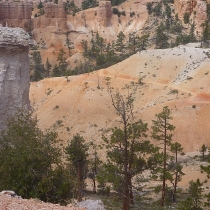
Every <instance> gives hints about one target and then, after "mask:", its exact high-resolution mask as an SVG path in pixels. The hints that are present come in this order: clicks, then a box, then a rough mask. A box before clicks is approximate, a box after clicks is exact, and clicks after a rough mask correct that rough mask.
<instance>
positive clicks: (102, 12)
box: [97, 1, 112, 27]
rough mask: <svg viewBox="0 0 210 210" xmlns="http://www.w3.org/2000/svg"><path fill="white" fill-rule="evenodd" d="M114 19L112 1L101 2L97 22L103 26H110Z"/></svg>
mask: <svg viewBox="0 0 210 210" xmlns="http://www.w3.org/2000/svg"><path fill="white" fill-rule="evenodd" d="M111 17H112V5H111V1H100V2H99V7H98V11H97V20H98V22H99V23H100V24H101V25H102V26H105V27H106V26H108V24H109V22H110V19H111Z"/></svg>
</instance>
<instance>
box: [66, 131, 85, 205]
mask: <svg viewBox="0 0 210 210" xmlns="http://www.w3.org/2000/svg"><path fill="white" fill-rule="evenodd" d="M87 151H88V145H87V144H86V143H85V140H84V138H83V137H82V136H80V135H79V134H76V135H74V137H73V139H72V140H71V141H70V142H69V145H68V146H67V147H66V148H65V152H66V155H67V160H68V161H69V162H71V163H72V165H73V167H74V169H75V171H76V175H77V198H78V201H82V196H83V189H84V177H85V168H86V167H87V156H88V153H87Z"/></svg>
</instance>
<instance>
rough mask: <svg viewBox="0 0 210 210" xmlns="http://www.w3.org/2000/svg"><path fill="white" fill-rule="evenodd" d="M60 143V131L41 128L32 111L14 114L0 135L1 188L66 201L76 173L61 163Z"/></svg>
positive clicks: (50, 200) (24, 195)
mask: <svg viewBox="0 0 210 210" xmlns="http://www.w3.org/2000/svg"><path fill="white" fill-rule="evenodd" d="M57 145H58V138H57V133H55V132H53V131H50V130H47V131H45V132H42V131H41V130H40V129H39V128H38V126H37V119H36V118H34V117H33V116H32V113H31V112H24V111H20V112H19V113H18V114H16V115H14V116H13V117H11V118H10V119H9V120H8V124H7V130H6V131H4V132H3V133H1V136H0V148H1V152H0V176H1V180H0V190H1V191H2V190H5V189H10V190H13V191H15V192H16V193H17V194H18V195H20V196H22V197H23V198H31V197H34V198H38V199H40V200H43V201H47V202H52V203H57V202H60V203H62V204H66V199H68V198H69V197H71V196H72V193H73V182H72V180H74V177H73V176H72V174H70V173H69V171H67V170H66V169H65V166H64V165H63V164H62V163H61V149H60V148H59V147H58V146H57Z"/></svg>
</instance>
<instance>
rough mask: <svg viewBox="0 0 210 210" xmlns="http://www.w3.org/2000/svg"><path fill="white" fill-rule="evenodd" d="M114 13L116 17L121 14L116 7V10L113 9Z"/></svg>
mask: <svg viewBox="0 0 210 210" xmlns="http://www.w3.org/2000/svg"><path fill="white" fill-rule="evenodd" d="M112 13H113V14H114V15H118V14H119V10H118V9H117V8H116V7H114V8H113V9H112Z"/></svg>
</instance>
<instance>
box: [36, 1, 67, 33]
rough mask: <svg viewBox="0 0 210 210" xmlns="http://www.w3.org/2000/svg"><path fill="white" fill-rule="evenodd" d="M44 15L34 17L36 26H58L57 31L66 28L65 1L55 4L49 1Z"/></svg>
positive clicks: (45, 5) (45, 6)
mask: <svg viewBox="0 0 210 210" xmlns="http://www.w3.org/2000/svg"><path fill="white" fill-rule="evenodd" d="M44 13H45V14H44V15H42V16H40V17H38V18H34V19H33V25H34V28H47V27H49V26H50V27H51V26H53V27H56V30H57V31H63V30H66V18H67V15H66V11H65V8H64V3H59V4H54V3H53V2H47V3H46V4H44Z"/></svg>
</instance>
